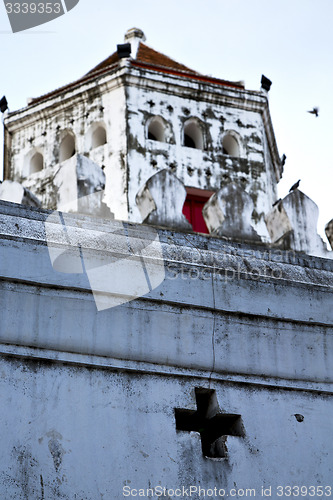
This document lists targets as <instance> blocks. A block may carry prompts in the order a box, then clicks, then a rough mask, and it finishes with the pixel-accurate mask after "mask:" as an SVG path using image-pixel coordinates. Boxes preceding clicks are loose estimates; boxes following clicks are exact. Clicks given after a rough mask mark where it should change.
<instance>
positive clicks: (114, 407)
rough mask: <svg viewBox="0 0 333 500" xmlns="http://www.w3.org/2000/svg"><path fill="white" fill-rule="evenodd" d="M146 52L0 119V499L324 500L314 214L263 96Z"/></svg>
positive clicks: (330, 487) (319, 280) (332, 472)
mask: <svg viewBox="0 0 333 500" xmlns="http://www.w3.org/2000/svg"><path fill="white" fill-rule="evenodd" d="M144 42H145V38H144V34H143V33H142V32H141V31H140V30H138V29H132V30H129V31H128V32H127V33H126V35H125V43H124V44H120V45H119V46H118V48H117V52H115V53H114V54H113V55H111V56H110V58H108V59H107V60H106V61H104V62H102V63H101V64H99V65H98V66H96V67H95V68H94V69H93V70H91V71H90V72H89V73H88V74H87V75H85V76H84V77H83V78H81V79H80V80H78V81H77V82H74V83H72V84H70V85H67V86H65V87H63V88H61V89H58V90H56V91H53V92H51V93H49V94H46V95H45V96H42V97H40V98H36V99H33V100H32V101H31V102H30V103H29V105H28V106H27V107H26V108H24V109H22V110H18V111H15V112H12V113H10V114H9V115H8V117H7V118H6V121H5V123H6V129H5V165H4V173H5V177H4V178H5V180H4V182H3V183H2V184H1V185H0V200H2V201H0V238H1V245H0V276H1V281H0V308H1V318H0V360H1V365H0V394H1V401H2V404H1V406H0V425H1V427H0V428H1V435H2V443H1V456H0V497H1V498H4V499H6V500H9V499H15V500H16V499H17V500H21V499H22V500H26V499H28V500H30V499H47V500H53V499H54V500H55V499H59V498H63V499H68V500H72V499H80V500H83V499H84V500H95V499H104V500H105V499H107V500H109V499H110V500H111V499H112V500H118V499H121V498H126V497H128V498H135V497H146V498H154V497H161V498H168V499H172V498H184V499H187V498H194V499H199V498H204V499H208V498H225V499H226V498H230V497H233V498H245V497H250V496H251V497H257V498H264V497H271V498H274V499H277V498H280V497H287V496H302V497H303V498H312V497H319V496H320V497H322V498H329V497H331V496H332V495H333V483H332V477H333V462H332V456H333V440H332V434H333V418H332V410H333V404H332V393H333V370H332V366H333V359H332V357H333V354H332V353H333V308H332V303H333V262H332V252H329V251H328V250H327V249H326V248H325V245H324V243H323V242H322V240H321V239H320V238H319V236H318V235H317V229H316V220H317V219H316V218H317V207H316V206H315V204H314V203H313V202H312V200H310V199H309V198H308V197H307V196H306V195H305V194H304V193H302V192H301V191H299V189H298V188H295V189H294V190H293V191H291V192H290V194H288V196H286V197H285V198H284V199H282V200H277V183H278V181H279V180H280V177H281V175H282V170H283V165H282V162H281V161H280V158H279V154H278V151H277V146H276V143H275V138H274V132H273V128H272V123H271V119H270V114H269V106H268V95H267V91H266V90H264V89H260V90H257V91H249V90H246V89H245V87H244V84H243V83H242V82H228V81H223V80H219V79H215V78H212V77H207V76H204V75H201V74H199V73H197V72H195V71H193V70H190V69H189V68H187V67H185V66H184V65H182V64H179V63H177V62H175V61H173V60H171V59H170V58H169V57H167V56H164V55H163V54H160V53H158V52H156V51H155V50H153V49H152V48H150V47H148V46H147V45H146V44H145V43H144ZM130 51H131V52H130ZM273 204H274V207H273V206H272V205H273ZM27 205H28V206H27ZM331 225H332V224H331V223H329V224H328V226H327V235H328V238H329V241H331V242H332V237H331V236H332V231H331ZM199 233H203V234H199ZM205 233H206V234H205ZM208 233H210V234H208Z"/></svg>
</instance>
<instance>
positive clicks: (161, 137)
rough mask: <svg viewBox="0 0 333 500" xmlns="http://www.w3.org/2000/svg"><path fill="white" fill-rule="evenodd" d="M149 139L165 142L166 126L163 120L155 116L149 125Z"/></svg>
mask: <svg viewBox="0 0 333 500" xmlns="http://www.w3.org/2000/svg"><path fill="white" fill-rule="evenodd" d="M148 139H150V140H151V141H159V142H165V124H164V121H163V120H162V118H160V117H159V116H154V118H152V119H151V120H150V121H149V124H148Z"/></svg>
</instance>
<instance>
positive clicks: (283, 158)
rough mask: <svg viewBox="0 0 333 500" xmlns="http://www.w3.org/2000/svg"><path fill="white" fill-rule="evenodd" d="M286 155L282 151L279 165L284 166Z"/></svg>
mask: <svg viewBox="0 0 333 500" xmlns="http://www.w3.org/2000/svg"><path fill="white" fill-rule="evenodd" d="M286 159H287V157H286V155H285V154H284V153H283V155H282V156H281V165H282V166H283V167H284V164H285V163H286Z"/></svg>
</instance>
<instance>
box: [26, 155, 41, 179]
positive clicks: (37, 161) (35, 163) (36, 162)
mask: <svg viewBox="0 0 333 500" xmlns="http://www.w3.org/2000/svg"><path fill="white" fill-rule="evenodd" d="M43 167H44V158H43V155H42V154H41V153H35V154H34V155H33V156H32V158H31V160H30V168H29V173H30V174H35V173H36V172H40V171H41V170H43Z"/></svg>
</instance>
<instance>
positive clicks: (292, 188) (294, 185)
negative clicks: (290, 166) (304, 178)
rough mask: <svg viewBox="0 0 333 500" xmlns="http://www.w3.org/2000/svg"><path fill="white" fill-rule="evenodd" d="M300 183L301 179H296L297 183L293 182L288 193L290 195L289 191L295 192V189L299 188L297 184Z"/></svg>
mask: <svg viewBox="0 0 333 500" xmlns="http://www.w3.org/2000/svg"><path fill="white" fill-rule="evenodd" d="M300 182H301V179H298V181H297V182H295V184H293V185H292V186H291V188H290V189H289V193H291V191H295V189H297V188H298V186H299V183H300Z"/></svg>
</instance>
